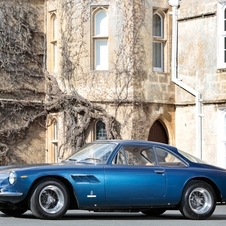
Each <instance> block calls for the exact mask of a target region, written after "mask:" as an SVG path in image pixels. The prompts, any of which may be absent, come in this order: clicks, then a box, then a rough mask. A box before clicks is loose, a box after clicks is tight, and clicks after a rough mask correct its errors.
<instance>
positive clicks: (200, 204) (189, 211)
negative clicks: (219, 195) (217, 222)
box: [180, 180, 216, 220]
mask: <svg viewBox="0 0 226 226" xmlns="http://www.w3.org/2000/svg"><path fill="white" fill-rule="evenodd" d="M215 208H216V195H215V193H214V190H213V188H212V187H211V186H210V185H209V184H207V183H206V182H204V181H200V180H194V181H190V182H188V184H187V185H186V187H185V189H184V192H183V195H182V199H181V203H180V211H181V213H182V214H183V215H184V216H185V217H187V218H189V219H194V220H197V219H207V218H209V217H210V216H211V215H212V213H213V212H214V210H215Z"/></svg>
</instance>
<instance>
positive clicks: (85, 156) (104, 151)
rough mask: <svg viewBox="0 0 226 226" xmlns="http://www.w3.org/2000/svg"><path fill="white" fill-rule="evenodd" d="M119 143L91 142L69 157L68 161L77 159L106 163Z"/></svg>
mask: <svg viewBox="0 0 226 226" xmlns="http://www.w3.org/2000/svg"><path fill="white" fill-rule="evenodd" d="M116 145H117V144H114V143H89V144H87V145H85V146H84V147H83V148H82V149H80V150H79V151H78V152H76V153H75V154H74V155H72V156H71V157H70V158H68V159H67V160H66V161H76V162H78V163H87V164H106V163H107V160H108V158H109V156H110V155H111V153H112V152H113V150H114V149H115V147H116Z"/></svg>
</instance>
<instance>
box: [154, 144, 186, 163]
mask: <svg viewBox="0 0 226 226" xmlns="http://www.w3.org/2000/svg"><path fill="white" fill-rule="evenodd" d="M155 151H156V156H157V160H158V164H159V165H160V166H167V167H168V166H169V167H170V166H172V167H175V166H186V165H185V164H184V163H183V162H182V161H181V160H180V159H178V158H177V157H176V156H174V155H172V154H171V153H169V152H168V151H167V150H165V149H163V148H161V147H155Z"/></svg>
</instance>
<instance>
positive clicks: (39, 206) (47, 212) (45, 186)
mask: <svg viewBox="0 0 226 226" xmlns="http://www.w3.org/2000/svg"><path fill="white" fill-rule="evenodd" d="M69 205H70V195H69V192H68V190H67V187H66V186H65V185H64V184H63V183H62V182H61V181H59V180H57V179H55V178H44V179H43V180H42V181H40V182H39V183H38V184H37V186H36V188H35V189H34V192H33V194H32V195H31V199H30V209H31V212H32V213H33V214H34V215H35V216H36V217H38V218H41V219H54V220H55V219H59V218H61V217H62V216H63V215H64V214H65V213H66V211H67V210H68V208H69Z"/></svg>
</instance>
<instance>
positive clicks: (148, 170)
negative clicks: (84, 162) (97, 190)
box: [105, 147, 166, 207]
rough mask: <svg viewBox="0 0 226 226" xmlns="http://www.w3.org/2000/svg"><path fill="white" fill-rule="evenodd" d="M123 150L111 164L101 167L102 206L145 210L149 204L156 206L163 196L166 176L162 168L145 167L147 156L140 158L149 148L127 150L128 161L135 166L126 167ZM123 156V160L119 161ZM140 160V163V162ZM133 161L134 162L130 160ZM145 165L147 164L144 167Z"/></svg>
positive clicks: (153, 165)
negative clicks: (102, 173)
mask: <svg viewBox="0 0 226 226" xmlns="http://www.w3.org/2000/svg"><path fill="white" fill-rule="evenodd" d="M125 149H126V148H123V149H121V150H120V151H119V153H118V155H117V156H116V158H118V160H117V161H119V162H114V161H116V160H113V162H112V164H110V165H107V166H105V191H106V202H107V205H109V206H125V207H126V206H148V205H150V204H155V203H158V204H160V202H161V200H163V197H164V195H165V194H166V174H165V170H164V168H163V167H160V166H158V165H157V164H156V163H153V164H147V163H148V161H147V158H146V157H147V156H145V155H144V156H143V157H141V158H140V155H141V154H142V153H144V151H143V150H146V152H147V150H148V153H150V152H153V150H152V149H150V148H148V149H147V148H146V149H145V148H144V147H138V148H137V149H133V150H132V149H131V148H130V149H129V150H130V151H129V152H130V154H131V155H132V154H135V157H134V156H132V159H133V160H132V161H133V162H137V164H130V162H129V161H131V160H129V159H128V155H127V157H126V154H125ZM123 156H124V157H123ZM142 158H143V159H142ZM134 159H135V160H134ZM142 161H146V162H147V163H146V164H144V163H145V162H142Z"/></svg>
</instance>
